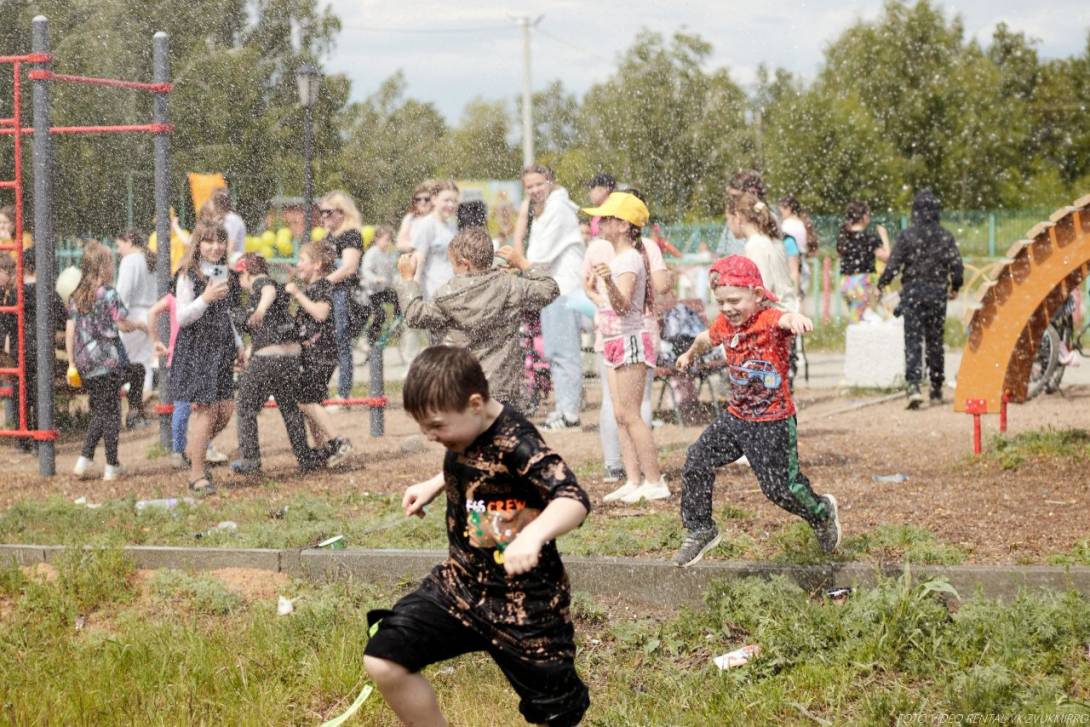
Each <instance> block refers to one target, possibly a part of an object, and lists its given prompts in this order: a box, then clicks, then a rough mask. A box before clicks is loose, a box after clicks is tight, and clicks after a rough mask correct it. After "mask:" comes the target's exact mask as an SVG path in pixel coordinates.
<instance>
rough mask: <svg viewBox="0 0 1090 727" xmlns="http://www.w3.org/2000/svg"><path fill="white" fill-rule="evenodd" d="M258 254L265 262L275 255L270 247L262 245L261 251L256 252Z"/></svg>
mask: <svg viewBox="0 0 1090 727" xmlns="http://www.w3.org/2000/svg"><path fill="white" fill-rule="evenodd" d="M258 252H259V253H261V257H263V258H265V259H266V260H268V259H269V258H271V257H272V256H273V255H274V254H275V250H273V246H272V245H262V246H261V249H260V250H258Z"/></svg>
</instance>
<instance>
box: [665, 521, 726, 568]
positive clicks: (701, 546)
mask: <svg viewBox="0 0 1090 727" xmlns="http://www.w3.org/2000/svg"><path fill="white" fill-rule="evenodd" d="M722 539H723V538H722V536H720V535H719V531H718V530H717V529H716V528H715V526H714V525H713V526H712V527H710V528H708V529H707V530H690V531H689V532H688V533H686V534H685V540H684V541H683V542H682V543H681V549H680V550H678V552H677V555H675V556H674V565H676V566H678V567H679V568H688V567H689V566H691V565H692V564H693V563H697V562H699V561H700V559H701V558H703V557H704V554H705V553H707V552H708V551H709V550H711V549H712V548H714V547H715V546H717V545H719V541H720V540H722Z"/></svg>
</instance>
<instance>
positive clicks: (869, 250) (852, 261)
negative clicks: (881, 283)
mask: <svg viewBox="0 0 1090 727" xmlns="http://www.w3.org/2000/svg"><path fill="white" fill-rule="evenodd" d="M880 247H882V240H881V238H879V237H878V235H877V234H875V233H873V232H871V231H870V230H841V231H840V232H839V233H838V234H837V236H836V252H837V254H838V255H840V274H841V275H859V274H861V273H873V272H874V271H875V270H874V251H875V250H877V249H878V248H880Z"/></svg>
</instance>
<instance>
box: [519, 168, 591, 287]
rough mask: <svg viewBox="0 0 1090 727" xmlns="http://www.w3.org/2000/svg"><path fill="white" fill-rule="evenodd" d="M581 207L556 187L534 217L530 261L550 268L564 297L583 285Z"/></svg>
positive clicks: (584, 250) (528, 246)
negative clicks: (540, 210)
mask: <svg viewBox="0 0 1090 727" xmlns="http://www.w3.org/2000/svg"><path fill="white" fill-rule="evenodd" d="M578 209H579V206H578V205H576V204H575V203H574V202H572V201H571V198H570V197H569V196H568V190H566V189H564V188H563V187H556V188H554V189H553V191H552V192H550V193H549V196H548V197H547V198H546V199H545V209H544V211H543V212H542V213H541V214H540V215H538V216H537V217H534V223H533V225H532V226H531V227H530V239H529V241H528V242H527V245H526V259H527V260H529V261H530V262H531V263H537V264H543V265H547V266H548V269H549V277H551V278H553V279H554V280H556V284H557V286H558V287H559V288H560V295H567V294H568V293H571V292H573V291H575V290H579V289H580V288H582V286H583V280H582V277H581V276H582V269H583V255H584V253H585V252H586V247H585V246H584V244H583V233H581V232H580V231H579V218H578V217H577V216H576V212H577V211H578Z"/></svg>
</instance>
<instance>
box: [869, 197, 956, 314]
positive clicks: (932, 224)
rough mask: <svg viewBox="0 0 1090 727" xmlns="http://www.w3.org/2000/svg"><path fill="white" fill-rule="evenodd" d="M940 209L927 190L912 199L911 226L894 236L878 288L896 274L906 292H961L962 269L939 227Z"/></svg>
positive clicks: (949, 238) (953, 246) (952, 245)
mask: <svg viewBox="0 0 1090 727" xmlns="http://www.w3.org/2000/svg"><path fill="white" fill-rule="evenodd" d="M941 212H942V206H941V205H940V204H939V200H938V198H936V197H935V195H933V194H932V193H931V192H930V191H929V190H924V191H922V192H920V193H919V194H917V195H916V199H915V201H914V202H913V203H912V226H911V227H909V228H908V229H906V230H905V231H904V232H902V233H901V234H900V235H898V236H897V242H896V243H894V246H893V254H891V255H890V257H889V262H888V263H887V264H886V269H885V272H883V273H882V277H880V278H879V279H878V287H879V288H884V287H886V286H887V285H889V284H890V283H891V282H893V278H894V277H896V276H897V274H898V273H900V274H901V280H902V282H903V283H904V286H905V287H906V288H907V287H909V286H912V285H932V286H936V287H942V288H944V289H945V288H947V286H949V287H948V289H949V290H950V291H951V292H953V293H956V292H958V290H960V289H961V284H962V282H963V277H964V273H965V271H964V267H963V266H962V263H961V253H960V252H959V251H958V247H957V244H956V243H955V242H954V236H953V235H951V234H950V233H949V232H947V231H946V230H945V229H943V228H942V227H941V226H940V225H939V215H940V213H941Z"/></svg>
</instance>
